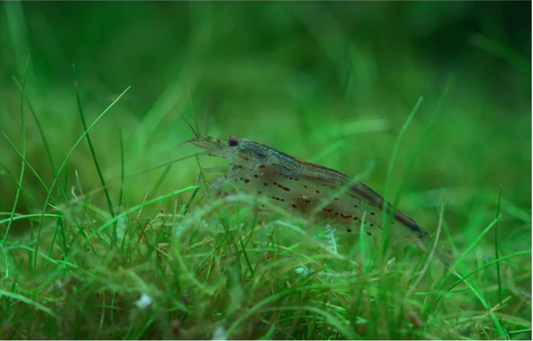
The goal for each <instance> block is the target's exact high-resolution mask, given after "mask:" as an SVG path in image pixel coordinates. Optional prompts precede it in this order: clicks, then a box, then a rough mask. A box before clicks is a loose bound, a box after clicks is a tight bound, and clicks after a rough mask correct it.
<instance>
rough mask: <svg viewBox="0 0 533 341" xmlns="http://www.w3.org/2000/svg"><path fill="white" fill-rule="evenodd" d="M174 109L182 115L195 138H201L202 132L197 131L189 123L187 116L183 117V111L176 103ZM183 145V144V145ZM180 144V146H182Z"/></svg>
mask: <svg viewBox="0 0 533 341" xmlns="http://www.w3.org/2000/svg"><path fill="white" fill-rule="evenodd" d="M174 108H176V111H177V112H178V114H180V116H181V118H182V119H183V120H184V121H185V123H187V125H188V126H189V128H190V129H191V131H192V133H193V134H194V136H196V137H200V130H195V129H194V127H193V126H192V125H191V123H190V122H189V121H187V119H186V118H185V116H183V114H182V113H181V111H180V110H179V109H178V107H177V106H176V103H174ZM182 144H183V143H182ZM182 144H180V146H181V145H182Z"/></svg>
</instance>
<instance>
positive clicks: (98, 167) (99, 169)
mask: <svg viewBox="0 0 533 341" xmlns="http://www.w3.org/2000/svg"><path fill="white" fill-rule="evenodd" d="M75 71H76V68H75V67H74V73H76V72H75ZM74 84H75V87H74V88H75V92H76V103H77V104H78V112H79V113H80V118H81V123H82V124H83V130H84V131H87V134H86V135H85V137H86V138H87V143H88V144H89V149H90V151H91V156H92V158H93V162H94V165H95V167H96V171H97V173H98V178H99V179H100V183H101V184H102V188H103V189H104V194H105V197H106V200H107V206H108V207H109V212H110V213H111V216H113V217H114V216H115V211H114V210H113V203H112V202H111V196H110V195H109V191H108V189H107V186H106V183H105V179H104V175H103V173H102V169H101V168H100V164H99V162H98V158H97V157H96V151H95V149H94V146H93V143H92V141H91V135H90V134H89V131H88V130H87V122H86V121H85V115H84V113H83V107H82V105H81V98H80V91H79V87H78V80H77V77H76V81H75V83H74ZM116 239H117V226H116V224H115V225H114V232H113V239H112V240H113V245H115V243H116Z"/></svg>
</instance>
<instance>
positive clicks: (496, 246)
mask: <svg viewBox="0 0 533 341" xmlns="http://www.w3.org/2000/svg"><path fill="white" fill-rule="evenodd" d="M502 188H503V186H502V184H501V183H500V194H499V195H498V205H497V206H496V217H498V216H500V207H501V203H502ZM494 257H496V259H497V258H499V255H498V222H496V225H495V226H494ZM496 272H497V276H496V278H497V279H498V301H499V303H500V305H501V304H502V279H501V274H500V262H497V263H496Z"/></svg>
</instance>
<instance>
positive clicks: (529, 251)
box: [444, 250, 532, 304]
mask: <svg viewBox="0 0 533 341" xmlns="http://www.w3.org/2000/svg"><path fill="white" fill-rule="evenodd" d="M531 252H532V251H531V250H522V251H517V252H514V253H511V254H509V255H507V256H503V257H501V258H498V259H495V260H492V261H490V262H487V263H485V264H483V265H482V266H480V267H478V268H477V269H475V270H473V271H471V272H469V273H468V274H467V275H465V276H463V277H461V278H460V279H458V280H457V281H455V282H454V283H453V284H452V285H450V286H449V287H448V288H447V289H446V290H445V291H444V293H446V292H450V291H451V290H453V288H455V287H456V286H458V285H459V284H461V283H462V282H464V281H465V280H466V279H467V278H469V277H471V276H472V275H474V274H475V273H477V272H479V271H481V270H483V269H486V268H488V267H490V266H491V265H493V264H499V263H500V262H502V261H504V260H507V259H510V258H514V257H517V256H522V255H527V254H531ZM499 289H500V288H499ZM500 304H501V303H500Z"/></svg>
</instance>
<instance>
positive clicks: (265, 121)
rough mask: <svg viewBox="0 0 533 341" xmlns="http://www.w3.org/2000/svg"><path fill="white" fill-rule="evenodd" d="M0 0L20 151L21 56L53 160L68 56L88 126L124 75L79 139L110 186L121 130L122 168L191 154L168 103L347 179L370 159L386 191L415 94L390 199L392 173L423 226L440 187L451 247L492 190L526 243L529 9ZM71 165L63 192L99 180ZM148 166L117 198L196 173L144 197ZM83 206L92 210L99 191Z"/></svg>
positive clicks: (33, 188) (6, 93) (8, 108)
mask: <svg viewBox="0 0 533 341" xmlns="http://www.w3.org/2000/svg"><path fill="white" fill-rule="evenodd" d="M1 5H2V7H1V8H2V11H0V12H1V13H0V20H1V22H0V25H1V26H0V28H1V29H0V37H1V46H2V49H1V68H0V88H1V92H0V126H1V130H2V131H4V132H5V133H6V134H7V135H8V136H9V138H10V139H11V140H12V141H14V143H15V145H16V146H17V147H18V148H19V149H20V148H21V146H22V143H21V133H20V91H19V89H18V88H17V86H16V84H15V82H14V80H13V77H15V78H16V79H18V80H19V81H21V80H22V77H23V74H24V67H25V63H26V59H27V56H28V54H29V55H31V58H30V62H29V69H28V74H27V85H26V94H27V97H28V99H29V101H30V102H31V104H32V106H33V108H34V110H35V114H36V115H37V117H38V118H39V119H40V121H41V124H42V126H43V130H44V133H45V137H46V139H47V142H48V143H49V144H50V148H51V150H52V156H53V162H54V166H55V168H56V169H57V168H58V167H59V165H60V164H61V162H62V161H63V159H64V158H65V156H66V154H67V152H68V151H69V150H70V148H72V146H73V145H74V143H75V141H76V140H77V139H78V138H79V137H80V136H81V134H82V133H83V128H82V124H81V120H80V116H79V112H78V109H77V105H76V97H75V91H74V89H75V88H74V81H75V76H74V71H73V68H72V65H73V64H75V66H76V73H77V81H78V84H79V89H80V94H81V100H82V105H83V108H84V112H85V115H86V117H87V119H88V121H89V122H92V121H93V120H94V119H95V118H96V117H97V116H98V115H99V114H100V113H101V112H102V111H103V110H104V109H105V108H106V107H107V106H108V105H109V104H110V103H111V102H112V101H113V100H114V99H115V98H116V96H117V95H118V94H120V93H121V92H122V91H124V90H125V89H126V88H127V87H128V86H131V89H130V90H129V91H128V92H127V94H126V95H125V97H123V98H122V99H121V100H120V101H119V102H118V104H117V105H115V106H114V107H113V108H112V109H111V110H110V112H109V113H107V114H106V116H104V118H103V119H102V120H101V121H100V122H98V124H97V125H96V126H95V127H94V129H93V130H92V131H91V133H90V134H91V137H92V138H93V141H94V144H95V148H96V153H97V156H98V159H99V161H100V163H101V167H102V169H103V171H104V176H105V177H106V179H107V180H108V181H111V180H113V179H117V178H119V176H120V170H121V168H120V167H121V166H120V132H122V135H123V139H124V148H125V172H126V174H127V175H128V174H133V173H135V172H139V171H142V170H145V169H148V168H150V167H154V166H157V165H159V164H162V163H163V162H166V161H169V160H171V159H173V158H177V157H180V156H184V155H187V154H190V153H192V152H193V151H194V149H193V148H191V147H183V148H182V149H179V150H173V149H172V147H173V146H175V145H176V144H178V143H180V142H183V141H184V140H186V139H188V138H191V137H192V136H193V134H192V133H191V131H190V130H189V128H188V127H187V126H186V124H185V123H184V122H183V121H182V119H181V118H180V117H179V114H178V110H179V111H181V112H183V113H184V115H185V116H187V117H188V118H189V119H191V118H192V116H193V111H194V113H196V115H197V116H198V120H199V122H200V126H201V127H204V126H206V125H207V117H209V122H208V123H209V134H210V135H211V136H216V137H219V136H228V135H231V134H235V135H238V136H242V137H246V138H249V139H253V140H256V141H260V142H262V143H265V144H267V145H269V146H272V147H275V148H277V149H280V150H282V151H284V152H286V153H288V154H290V155H293V156H296V157H298V158H300V159H303V160H308V161H313V162H317V163H320V164H323V165H325V166H328V167H332V168H335V169H337V170H340V171H343V172H345V173H347V174H349V175H356V174H359V173H361V172H362V171H363V170H364V168H365V166H366V165H367V163H368V162H369V161H371V160H374V161H375V167H374V168H373V170H372V172H371V174H370V176H369V178H368V179H366V182H367V183H368V184H369V185H370V186H371V187H373V188H374V189H375V190H376V191H378V192H381V193H383V191H384V187H385V178H386V174H387V168H388V165H389V161H390V158H391V153H392V149H393V146H394V143H395V140H396V138H397V136H398V133H399V132H400V130H401V127H402V125H403V124H404V123H405V121H406V119H407V117H408V115H409V113H410V112H411V110H412V109H413V108H414V106H415V104H416V102H417V100H418V99H419V97H421V96H423V97H424V101H423V102H422V105H421V108H420V110H419V111H418V113H417V116H416V117H415V119H414V121H413V122H412V124H411V125H410V127H409V129H408V131H407V133H406V135H405V137H404V139H403V141H402V144H401V147H400V153H399V154H398V159H397V162H396V165H395V172H394V175H393V179H392V180H393V181H392V185H393V186H392V193H391V196H390V197H392V196H393V195H394V194H395V191H396V189H397V188H398V185H399V184H400V182H401V181H405V184H404V186H403V188H402V199H401V204H400V206H401V207H402V208H403V210H404V211H407V212H409V213H410V215H411V216H414V217H416V219H417V220H419V221H421V222H422V224H424V225H426V226H427V227H428V229H429V230H430V231H435V228H436V221H437V209H438V207H439V205H440V200H441V193H442V192H443V191H444V192H445V193H446V198H447V199H448V208H447V212H446V219H447V222H448V225H449V226H450V230H451V232H452V235H451V237H452V238H454V239H455V240H456V241H457V242H462V239H463V238H467V239H473V238H475V236H476V235H477V234H478V233H479V232H480V231H481V230H482V229H483V228H484V227H486V226H487V224H488V223H489V222H490V221H491V220H492V219H493V218H494V217H495V214H496V213H495V208H496V205H497V201H498V192H499V185H500V183H501V184H502V185H503V187H502V188H503V199H504V200H503V204H502V213H503V218H502V222H501V225H500V226H501V227H502V229H501V230H502V232H501V233H502V248H503V249H505V250H507V251H509V252H510V251H512V250H515V249H522V248H524V247H525V248H528V245H530V243H531V241H530V220H531V217H530V215H531V212H530V207H531V62H530V55H531V30H530V28H531V16H530V15H531V3H530V2H352V3H346V2H333V3H317V2H312V3H281V2H268V3H258V2H252V3H243V2H231V3H230V2H228V3H226V2H220V3H219V2H217V3H209V2H194V3H188V2H134V3H125V2H57V3H50V2H42V3H40V2H39V3H37V2H24V3H20V2H3V3H2V4H1ZM449 79H451V86H450V90H449V93H448V95H447V97H446V99H445V102H444V105H443V108H442V111H441V113H440V114H439V116H438V117H437V119H436V121H435V122H434V124H432V125H431V126H430V130H429V133H428V134H427V135H424V130H425V129H426V127H427V126H428V124H430V122H431V121H432V117H433V115H434V113H435V110H436V108H437V102H438V100H439V98H440V97H441V96H442V94H443V93H444V89H445V84H446V82H447V81H448V80H449ZM25 113H26V133H27V159H28V161H29V162H30V163H31V164H32V165H33V167H34V168H35V169H36V171H37V172H38V173H39V174H40V176H41V177H42V178H43V180H44V181H45V182H46V183H47V184H50V183H51V182H52V180H53V172H52V167H51V164H50V160H49V159H48V157H47V156H46V153H45V149H44V146H43V142H42V138H41V137H40V134H39V131H38V129H37V125H36V123H35V120H34V119H33V117H32V115H31V114H30V111H29V109H28V106H27V105H26V106H25ZM203 131H204V132H205V129H203ZM0 141H1V142H0V159H1V161H2V163H3V164H4V165H5V167H6V168H7V169H9V171H10V172H12V173H13V174H15V175H16V177H17V178H18V173H19V171H20V164H21V161H20V158H19V157H18V156H17V154H16V153H15V152H14V151H13V149H12V148H11V146H10V145H9V144H8V143H7V140H6V139H5V138H4V137H2V138H0ZM419 143H420V148H419V149H417V145H418V144H419ZM169 151H171V153H169V154H166V155H165V153H167V152H169ZM412 157H414V158H415V159H414V160H415V161H414V164H413V167H412V168H411V169H410V170H409V172H407V173H406V172H405V170H406V168H408V167H407V166H408V164H409V162H410V160H411V158H412ZM202 162H203V164H205V165H208V164H211V163H217V164H223V162H217V161H216V160H205V161H202ZM75 171H76V172H77V174H78V177H79V180H78V181H76V179H75ZM67 173H68V177H67V178H66V188H67V189H68V190H70V187H71V186H77V182H79V183H80V184H81V187H82V188H83V189H84V190H89V189H94V188H96V187H99V186H100V183H99V181H98V178H97V175H96V174H97V173H96V169H95V167H94V163H93V160H92V157H91V155H90V153H89V150H88V147H87V144H86V142H85V141H84V142H83V143H82V144H81V145H80V146H79V147H78V148H77V149H76V151H75V152H74V154H73V155H72V157H71V158H70V160H69V162H68V169H67ZM160 173H161V171H159V172H152V173H151V174H146V175H143V176H142V177H141V178H136V179H134V180H131V181H128V183H127V190H126V196H125V201H124V206H125V207H129V206H132V205H135V204H137V203H139V202H140V201H142V200H143V198H144V196H145V195H146V194H147V192H149V193H148V196H149V197H153V196H155V195H157V194H158V193H159V194H160V193H168V192H170V191H171V190H173V189H176V188H181V187H186V186H188V185H190V184H193V183H194V181H195V177H196V174H197V173H198V166H197V164H196V162H195V161H194V160H187V161H183V162H181V163H178V164H176V165H174V166H173V168H172V171H171V173H170V174H169V176H168V177H167V178H166V179H165V180H164V182H163V184H162V186H160V187H159V189H158V190H157V191H155V192H150V190H151V189H152V188H153V186H154V184H155V183H156V181H157V178H158V176H159V175H160ZM62 178H63V179H65V178H64V177H62ZM0 186H1V193H2V194H1V196H0V211H3V212H10V211H11V209H12V205H13V199H14V197H15V192H16V188H17V186H16V184H15V183H14V182H13V181H12V180H11V179H10V178H9V177H8V175H7V172H6V171H5V169H4V170H2V173H1V174H0ZM24 188H25V191H24V197H23V200H21V201H20V203H19V207H18V208H17V212H21V213H23V212H28V211H37V212H39V211H40V210H42V207H43V204H44V198H45V197H46V191H45V190H44V189H43V187H42V186H41V185H40V184H39V182H38V181H37V179H36V178H35V177H34V176H33V175H32V174H31V172H30V171H29V170H26V177H25V179H24ZM78 194H79V192H78ZM113 199H114V200H117V199H116V196H115V197H113ZM97 200H101V201H97ZM95 202H96V204H97V205H100V206H101V207H102V208H104V207H105V204H104V201H103V196H102V197H101V198H100V199H95ZM464 226H468V227H467V228H465V227H464ZM465 229H470V230H468V231H465ZM529 247H530V246H529Z"/></svg>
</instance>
